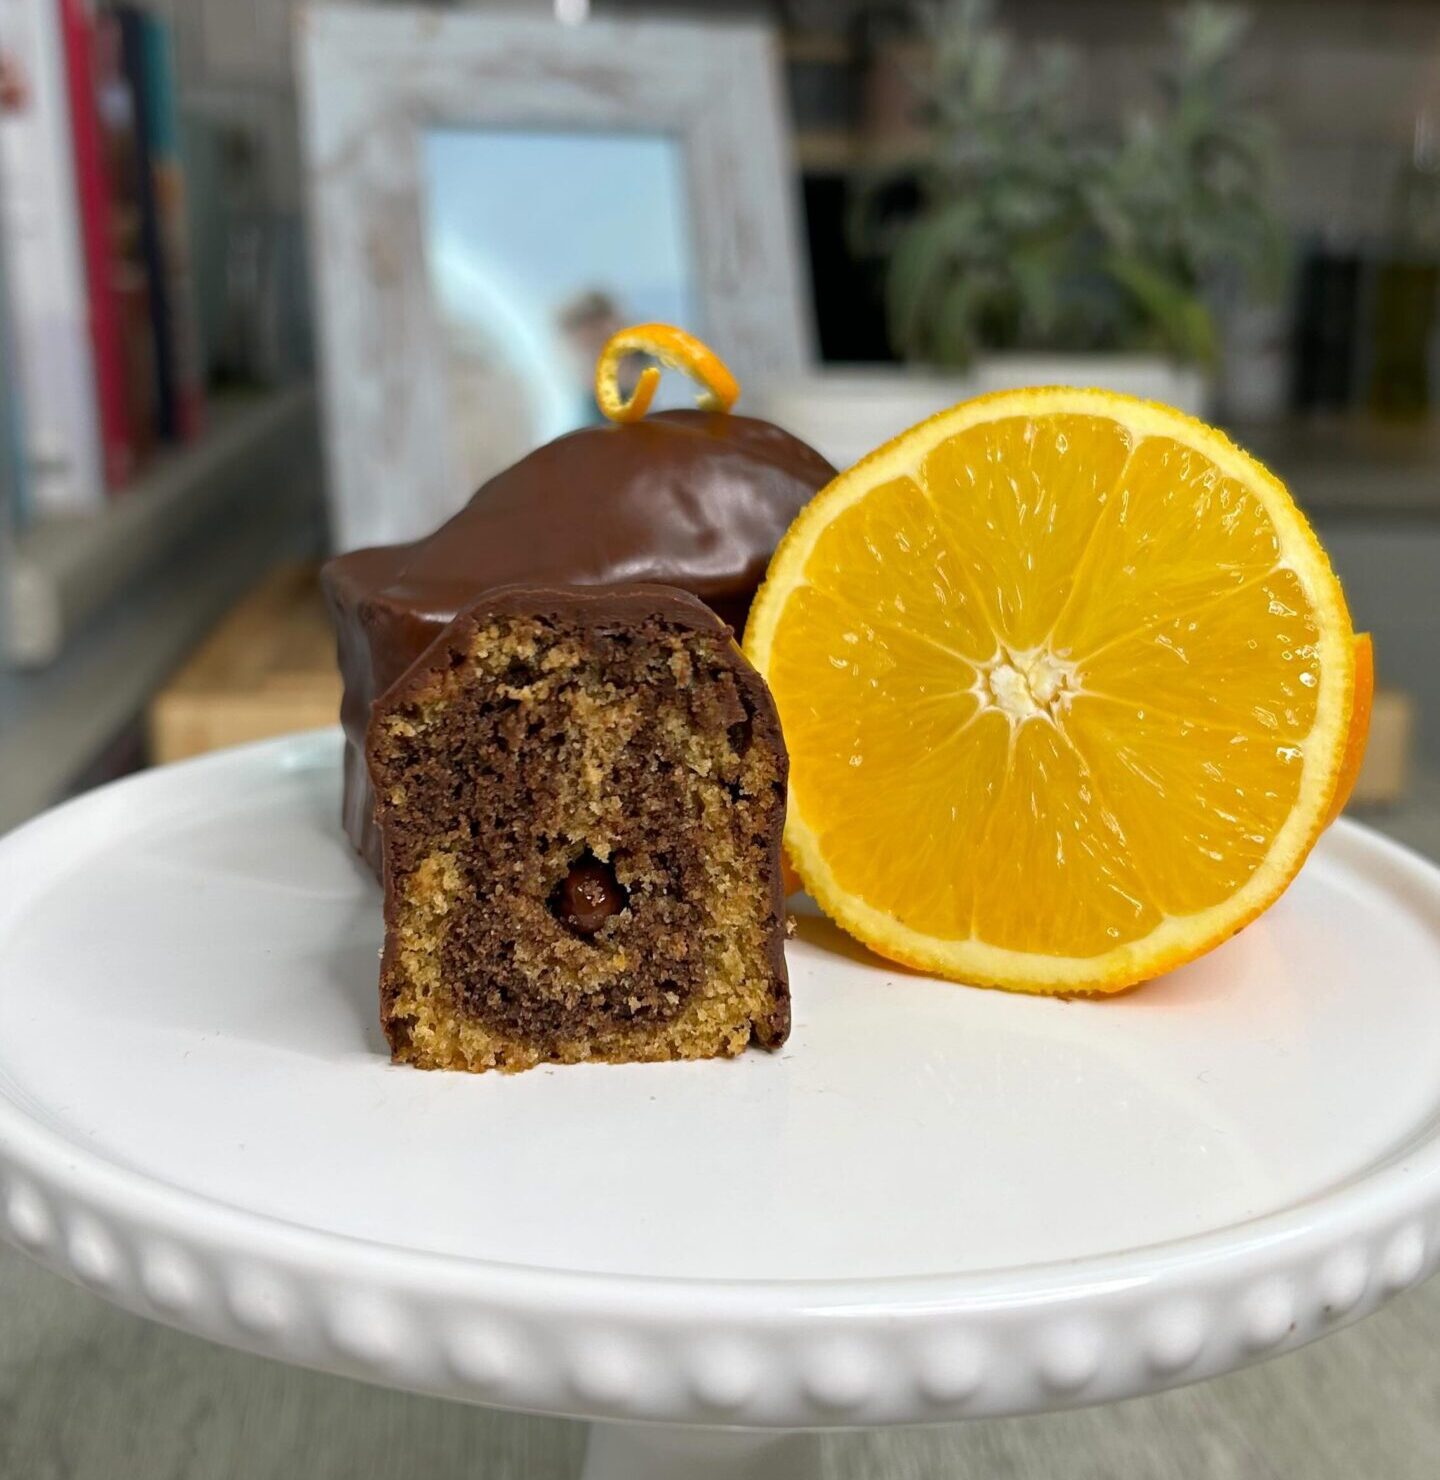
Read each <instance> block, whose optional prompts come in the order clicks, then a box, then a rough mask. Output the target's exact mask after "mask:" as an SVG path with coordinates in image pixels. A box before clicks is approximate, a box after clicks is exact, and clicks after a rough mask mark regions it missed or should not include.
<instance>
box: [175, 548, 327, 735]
mask: <svg viewBox="0 0 1440 1480" xmlns="http://www.w3.org/2000/svg"><path fill="white" fill-rule="evenodd" d="M339 717H340V674H339V671H338V670H337V669H336V666H335V640H334V637H333V636H332V634H331V630H330V620H329V617H328V616H327V615H326V612H325V605H324V602H323V600H322V598H321V596H320V586H319V583H318V581H317V580H316V572H315V568H314V567H313V566H308V565H306V566H297V565H290V566H284V567H282V568H281V569H279V570H276V571H274V572H273V573H272V574H271V575H269V576H268V577H267V578H266V579H265V580H264V582H262V583H261V585H259V586H257V587H256V588H255V590H253V591H252V592H251V593H250V594H249V595H248V596H246V597H245V598H244V600H243V601H241V602H240V604H239V605H238V606H236V607H235V608H234V609H233V610H232V611H231V612H230V614H229V615H228V616H227V617H226V618H225V620H224V621H223V622H222V623H221V624H220V626H219V627H217V628H216V630H215V631H214V632H213V633H212V634H211V635H210V637H209V638H207V639H206V641H205V643H204V644H203V645H202V646H201V647H200V648H199V650H198V651H197V652H196V653H195V655H194V656H193V657H192V658H191V659H190V660H189V662H187V663H186V664H185V666H184V667H183V668H182V669H181V670H180V672H179V673H178V674H177V675H176V676H175V678H174V679H172V680H171V682H170V683H169V684H167V685H166V686H165V688H164V689H162V690H161V691H160V693H159V694H158V695H157V696H156V697H155V700H154V701H153V703H152V704H151V706H150V716H149V720H150V724H149V729H150V755H151V759H152V760H153V761H154V762H156V763H157V764H163V763H164V762H166V761H178V760H184V759H185V758H186V757H187V756H192V755H201V754H203V753H204V752H206V751H209V750H219V749H221V748H223V747H224V746H227V745H240V744H242V743H243V742H245V741H247V740H263V739H267V738H268V737H269V736H271V735H284V734H287V733H288V732H290V731H292V730H315V729H320V728H321V727H323V726H325V725H333V724H335V723H337V722H338V720H339Z"/></svg>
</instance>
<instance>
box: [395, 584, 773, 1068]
mask: <svg viewBox="0 0 1440 1480" xmlns="http://www.w3.org/2000/svg"><path fill="white" fill-rule="evenodd" d="M367 749H368V759H369V766H370V773H371V776H372V778H373V781H374V785H375V791H376V795H377V798H378V820H379V825H380V834H381V839H382V843H383V852H384V877H385V949H384V955H383V959H382V964H381V973H380V995H381V1019H382V1022H383V1024H384V1028H385V1033H386V1036H387V1037H388V1038H389V1041H390V1046H391V1049H392V1051H393V1055H394V1057H395V1059H396V1060H397V1061H403V1062H407V1063H411V1064H416V1065H419V1066H420V1067H422V1068H442V1069H469V1070H483V1069H490V1068H499V1069H505V1070H516V1069H526V1068H529V1067H531V1066H532V1065H534V1064H537V1063H540V1062H544V1061H551V1062H561V1063H574V1062H577V1061H580V1060H587V1059H589V1060H607V1061H610V1062H622V1061H630V1060H638V1059H672V1058H709V1057H713V1056H715V1055H721V1054H735V1053H738V1052H740V1050H741V1049H743V1048H744V1047H745V1046H746V1044H747V1043H749V1042H751V1041H752V1040H753V1041H754V1042H756V1043H759V1044H761V1045H763V1046H764V1047H766V1048H774V1047H777V1046H778V1045H779V1044H781V1043H783V1042H784V1041H785V1038H786V1035H787V1034H788V1032H789V1029H790V999H789V989H788V985H787V979H786V973H785V957H784V950H783V941H784V897H783V890H782V885H781V878H780V837H781V831H782V828H783V824H784V812H785V780H786V757H785V748H784V744H783V741H782V740H781V736H780V726H779V721H778V719H777V717H776V713H775V707H774V704H773V702H772V700H771V698H770V694H769V691H768V689H767V688H766V687H765V684H764V682H763V680H762V679H761V678H760V676H759V675H758V674H757V673H756V672H755V670H754V669H753V668H751V667H750V665H749V663H748V662H746V660H745V658H744V656H743V655H742V654H741V652H740V650H739V649H738V648H737V647H736V646H735V643H734V642H733V640H732V638H731V635H730V632H729V629H728V628H727V627H726V626H725V625H724V623H722V622H721V621H720V620H719V619H718V618H717V617H716V616H715V615H714V614H713V613H712V612H711V611H710V610H708V609H707V608H706V607H705V606H704V605H703V604H702V603H701V602H699V601H698V600H696V599H695V598H694V597H693V596H690V595H688V594H686V593H685V592H682V591H677V590H674V589H671V588H666V587H657V586H627V587H621V588H611V589H606V590H599V589H588V590H587V589H582V588H578V587H577V588H569V589H553V590H552V589H535V588H524V587H510V588H505V589H502V590H498V591H493V592H490V593H488V594H487V595H486V596H485V597H483V598H482V599H481V600H480V602H479V603H478V604H477V605H475V606H474V607H472V608H471V609H470V610H469V611H467V612H466V613H464V614H463V615H462V616H460V617H458V618H457V619H456V620H455V621H454V622H452V623H451V624H450V625H449V626H448V627H447V628H446V629H445V631H444V633H443V634H442V636H441V637H440V638H439V639H438V640H437V641H436V642H435V643H434V644H433V645H432V646H431V647H430V648H428V649H427V650H426V652H425V653H424V654H423V655H422V657H421V658H420V659H419V660H418V661H417V662H416V663H415V664H414V665H413V666H412V667H411V668H410V669H409V671H408V672H406V673H405V675H404V676H403V677H402V678H401V679H400V680H399V682H397V683H396V684H395V685H394V686H393V687H392V688H391V689H390V690H389V692H388V693H386V694H385V695H384V696H383V697H382V698H381V699H380V700H379V702H378V703H377V704H376V705H375V710H374V715H373V718H372V720H371V723H370V728H369V736H368V745H367Z"/></svg>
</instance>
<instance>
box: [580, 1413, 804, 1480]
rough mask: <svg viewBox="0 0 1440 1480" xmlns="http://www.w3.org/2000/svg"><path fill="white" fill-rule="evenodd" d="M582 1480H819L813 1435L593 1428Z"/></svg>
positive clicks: (645, 1427)
mask: <svg viewBox="0 0 1440 1480" xmlns="http://www.w3.org/2000/svg"><path fill="white" fill-rule="evenodd" d="M580 1475H581V1480H820V1441H819V1439H818V1438H816V1436H815V1435H814V1434H771V1433H761V1432H757V1431H756V1430H753V1429H750V1430H746V1429H692V1428H666V1427H662V1426H659V1425H650V1424H624V1423H596V1424H591V1426H590V1439H589V1443H588V1444H587V1445H586V1447H585V1467H584V1469H583V1470H582V1471H581V1472H580Z"/></svg>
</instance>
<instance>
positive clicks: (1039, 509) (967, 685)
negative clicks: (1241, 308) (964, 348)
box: [745, 388, 1355, 992]
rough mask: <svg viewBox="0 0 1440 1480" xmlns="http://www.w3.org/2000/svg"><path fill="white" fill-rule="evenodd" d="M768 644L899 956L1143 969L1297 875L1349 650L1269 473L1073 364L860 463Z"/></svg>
mask: <svg viewBox="0 0 1440 1480" xmlns="http://www.w3.org/2000/svg"><path fill="white" fill-rule="evenodd" d="M745 649H746V652H747V653H748V655H749V656H750V658H751V660H752V661H753V662H754V663H755V664H756V666H757V667H758V668H759V669H760V671H761V672H762V673H763V674H764V675H765V676H766V678H767V679H768V680H769V682H770V685H771V688H772V690H773V691H774V694H775V699H776V702H777V704H778V705H779V709H780V716H781V720H782V723H783V725H784V730H785V737H786V742H787V744H788V746H789V749H790V755H791V782H790V812H789V820H788V822H787V826H786V845H787V849H788V851H789V854H790V857H791V859H792V861H793V862H794V864H795V866H796V868H797V869H798V871H799V873H800V875H801V877H802V878H803V879H804V881H805V883H806V884H807V886H808V887H809V888H810V890H811V892H812V893H813V894H814V895H815V896H816V898H817V899H818V900H819V902H820V904H821V905H822V906H823V907H824V908H825V909H826V910H827V912H828V913H830V914H831V915H832V916H833V917H834V918H835V919H836V920H837V921H838V922H839V923H840V924H841V925H843V926H845V928H847V929H848V930H850V931H851V932H852V933H853V934H855V935H856V936H858V937H859V938H860V939H861V940H863V941H865V942H866V943H867V944H868V945H870V946H871V947H872V948H873V949H875V950H877V951H879V952H881V953H882V954H884V955H886V956H890V957H892V958H893V959H896V960H899V961H904V962H907V963H909V964H912V965H916V966H920V967H922V968H925V969H928V970H933V971H936V972H939V973H941V974H942V975H945V976H949V977H954V978H956V979H960V980H965V981H971V982H977V983H985V984H991V985H997V986H1004V987H1011V988H1016V989H1020V990H1025V991H1053V992H1101V991H1115V990H1118V989H1120V988H1122V987H1126V986H1130V985H1133V984H1134V983H1136V982H1139V981H1144V980H1146V979H1147V978H1149V977H1152V976H1155V975H1157V974H1158V973H1159V972H1161V971H1164V970H1167V969H1169V968H1170V967H1172V966H1175V965H1178V964H1179V963H1180V962H1182V961H1186V960H1189V959H1191V958H1193V957H1194V956H1196V955H1198V954H1200V953H1201V952H1202V951H1204V950H1207V949H1209V948H1210V947H1211V946H1213V945H1215V944H1218V943H1219V942H1220V941H1222V940H1224V939H1226V938H1227V937H1228V936H1230V935H1231V934H1233V933H1234V932H1235V931H1236V930H1237V929H1239V928H1240V927H1241V926H1242V925H1244V924H1245V923H1246V922H1247V921H1249V920H1251V919H1253V918H1254V917H1255V916H1256V915H1257V914H1259V913H1260V911H1261V910H1263V909H1264V908H1265V907H1266V906H1267V905H1268V904H1270V903H1271V902H1272V901H1273V900H1274V899H1275V898H1276V897H1277V896H1278V895H1279V893H1280V892H1281V891H1282V890H1283V889H1284V887H1285V886H1286V884H1288V883H1289V881H1290V880H1291V879H1292V878H1293V877H1294V875H1295V873H1296V872H1297V871H1298V869H1299V867H1300V865H1301V863H1302V862H1303V861H1304V858H1305V856H1306V854H1307V853H1308V851H1309V849H1310V847H1311V846H1312V844H1313V843H1314V841H1315V838H1316V837H1317V836H1318V834H1319V832H1320V830H1321V828H1322V827H1323V825H1324V823H1325V820H1326V816H1327V812H1328V810H1329V807H1330V804H1331V801H1332V798H1333V796H1334V795H1335V792H1336V787H1337V778H1338V774H1339V763H1340V758H1341V756H1342V754H1343V752H1344V749H1345V742H1346V734H1347V729H1348V726H1349V723H1350V711H1351V704H1352V691H1353V685H1354V665H1355V657H1354V651H1353V644H1352V634H1351V628H1350V619H1349V615H1348V613H1347V611H1346V608H1345V602H1344V597H1343V595H1342V593H1341V590H1340V586H1339V583H1338V582H1337V581H1336V579H1335V577H1334V575H1333V573H1332V571H1331V569H1330V565H1329V562H1328V560H1327V559H1326V557H1325V553H1324V551H1323V550H1322V549H1321V548H1320V545H1319V544H1318V542H1317V541H1316V539H1315V537H1314V535H1313V533H1312V532H1311V530H1310V528H1309V526H1308V525H1307V524H1306V523H1305V520H1304V518H1303V517H1302V516H1301V514H1300V513H1299V511H1298V510H1297V509H1296V508H1295V506H1294V504H1293V503H1292V502H1291V500H1290V498H1289V495H1288V494H1287V493H1286V492H1285V489H1284V488H1283V487H1282V486H1281V484H1280V483H1279V482H1278V481H1277V480H1276V479H1274V478H1273V477H1272V476H1271V475H1270V474H1269V473H1267V472H1266V471H1265V470H1264V469H1263V468H1262V467H1260V465H1259V464H1258V463H1256V462H1254V461H1253V459H1251V458H1249V457H1248V456H1246V455H1245V454H1244V453H1242V452H1240V451H1239V450H1238V449H1237V448H1235V447H1234V446H1233V445H1231V443H1230V442H1229V441H1228V440H1227V439H1226V438H1225V437H1223V436H1222V435H1221V434H1220V433H1219V432H1216V431H1214V430H1213V429H1211V428H1209V427H1206V426H1203V425H1201V424H1200V423H1199V422H1196V421H1193V420H1191V419H1190V418H1188V417H1185V416H1183V415H1181V414H1180V413H1178V412H1175V411H1172V410H1170V409H1168V408H1166V407H1161V406H1156V405H1152V404H1150V403H1147V402H1141V401H1136V400H1133V399H1131V398H1128V397H1122V396H1117V395H1113V394H1110V393H1107V392H1101V391H1079V390H1071V389H1066V388H1056V389H1048V390H1034V391H1013V392H1002V393H1000V394H998V395H994V396H987V397H982V398H981V399H979V400H977V401H971V402H968V403H966V404H964V405H961V406H957V407H955V408H954V409H952V410H950V411H947V412H943V413H941V414H940V415H939V416H936V417H934V418H932V419H931V420H930V421H927V422H924V423H922V424H921V425H920V426H918V427H915V428H912V429H911V430H910V431H909V432H907V433H905V434H904V435H903V436H901V437H899V438H897V439H896V440H895V441H894V442H891V443H889V444H887V445H886V446H885V447H882V448H881V449H879V450H878V451H877V452H875V453H872V454H871V455H870V456H869V457H868V458H866V459H864V460H863V461H862V462H860V463H859V464H857V465H856V466H855V467H854V468H852V469H850V470H849V471H848V472H846V473H843V474H841V476H840V477H838V478H837V479H836V480H835V481H834V482H833V483H831V484H830V485H829V486H828V487H827V488H825V489H824V490H822V491H821V493H820V494H818V495H817V496H816V498H815V499H814V500H813V501H812V502H811V503H810V504H809V506H807V508H806V509H805V510H804V511H803V512H802V513H801V515H800V517H799V518H798V519H797V520H796V522H795V524H794V525H793V526H792V527H791V529H790V531H789V533H788V534H787V535H786V537H785V539H784V540H783V541H782V543H781V545H780V548H779V549H778V550H777V551H776V554H775V557H774V559H773V561H772V562H771V566H770V571H769V574H768V577H767V580H766V583H765V585H764V587H762V589H761V592H760V595H759V596H758V597H757V599H756V602H755V605H754V607H753V609H752V612H751V616H750V623H749V626H748V629H747V631H746V635H745Z"/></svg>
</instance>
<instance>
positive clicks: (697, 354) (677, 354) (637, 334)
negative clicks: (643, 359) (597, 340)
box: [595, 324, 740, 422]
mask: <svg viewBox="0 0 1440 1480" xmlns="http://www.w3.org/2000/svg"><path fill="white" fill-rule="evenodd" d="M632 354H642V355H649V356H650V357H651V358H652V359H655V360H658V361H659V362H660V364H661V365H664V366H665V367H666V368H667V369H670V370H679V371H681V372H682V373H683V374H685V375H688V376H689V377H690V378H691V379H692V380H694V381H695V382H697V383H698V384H699V385H700V387H701V394H700V395H699V397H698V398H697V401H696V404H697V405H698V406H699V407H700V408H701V409H702V410H704V411H729V410H730V408H731V407H732V406H733V405H734V404H735V402H736V401H737V400H739V398H740V382H739V381H738V380H736V379H735V377H734V376H733V375H732V374H731V373H730V370H729V368H728V367H727V366H726V364H725V362H724V361H723V360H722V359H721V358H720V356H719V355H717V354H716V353H715V351H714V350H713V349H711V348H710V346H709V345H708V344H706V343H705V342H704V341H703V340H700V339H697V338H696V337H695V336H694V335H693V334H687V333H686V332H685V330H684V329H678V328H676V327H675V325H674V324H634V325H632V326H631V327H630V328H628V329H620V330H618V331H617V332H616V333H614V334H612V335H611V336H610V338H609V339H608V340H607V341H606V342H605V347H604V348H603V349H602V350H601V351H600V356H599V358H598V359H597V360H596V361H595V401H596V404H597V405H598V406H599V407H600V410H601V411H602V412H603V413H604V414H605V415H606V416H607V417H609V418H610V420H611V421H618V422H628V421H639V420H640V418H641V417H642V416H644V415H645V413H646V412H647V411H648V410H649V409H650V403H651V402H652V401H653V400H654V399H655V391H656V389H657V387H658V386H659V384H660V370H659V368H658V367H657V366H655V365H647V366H646V367H645V368H644V370H642V371H641V372H640V379H639V380H638V381H637V382H636V385H635V389H634V390H633V391H632V392H631V393H630V395H629V396H626V395H625V393H624V392H623V391H622V390H621V388H620V362H621V361H622V360H623V359H624V358H625V356H626V355H632Z"/></svg>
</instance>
